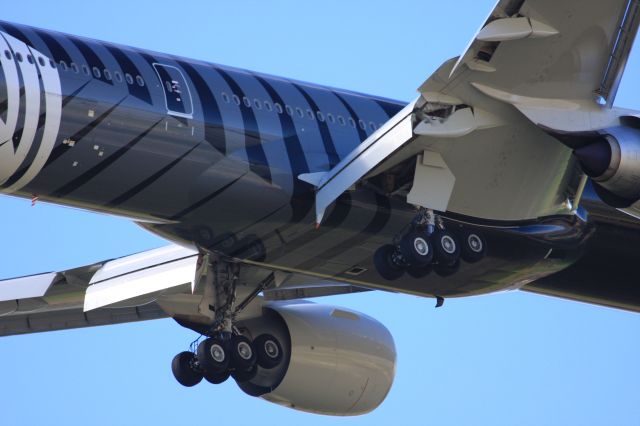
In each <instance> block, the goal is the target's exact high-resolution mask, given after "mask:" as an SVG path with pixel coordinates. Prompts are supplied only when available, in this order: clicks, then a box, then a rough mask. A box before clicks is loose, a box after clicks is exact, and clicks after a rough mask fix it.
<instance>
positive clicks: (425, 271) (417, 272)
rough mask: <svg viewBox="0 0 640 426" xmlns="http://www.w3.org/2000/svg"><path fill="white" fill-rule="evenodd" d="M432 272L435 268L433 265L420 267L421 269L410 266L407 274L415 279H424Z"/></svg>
mask: <svg viewBox="0 0 640 426" xmlns="http://www.w3.org/2000/svg"><path fill="white" fill-rule="evenodd" d="M432 270H433V266H432V265H426V266H419V267H418V266H409V267H408V268H407V274H409V275H410V276H411V277H413V278H416V279H421V278H424V277H426V276H427V275H429V274H430V273H431V271H432Z"/></svg>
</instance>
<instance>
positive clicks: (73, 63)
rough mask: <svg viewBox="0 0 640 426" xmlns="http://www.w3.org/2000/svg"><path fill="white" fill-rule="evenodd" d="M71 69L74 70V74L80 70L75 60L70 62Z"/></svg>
mask: <svg viewBox="0 0 640 426" xmlns="http://www.w3.org/2000/svg"><path fill="white" fill-rule="evenodd" d="M71 69H72V70H73V72H75V73H76V74H78V73H79V72H80V70H79V69H78V65H77V64H76V63H75V62H71Z"/></svg>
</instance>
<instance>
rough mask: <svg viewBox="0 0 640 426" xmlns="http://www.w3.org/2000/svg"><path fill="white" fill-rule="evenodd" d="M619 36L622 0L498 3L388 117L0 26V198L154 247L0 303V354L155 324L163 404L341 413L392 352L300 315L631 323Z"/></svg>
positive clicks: (285, 84) (622, 34) (376, 393)
mask: <svg viewBox="0 0 640 426" xmlns="http://www.w3.org/2000/svg"><path fill="white" fill-rule="evenodd" d="M639 21H640V6H639V4H638V2H637V1H633V0H612V1H608V2H602V1H598V0H560V1H558V0H555V1H551V0H500V1H498V3H497V5H496V6H495V8H494V10H493V11H492V12H491V14H490V16H489V18H488V19H487V20H486V21H485V22H484V24H483V25H482V27H481V29H480V30H479V31H478V33H477V34H476V35H475V36H474V38H473V40H472V41H471V43H470V45H469V47H468V48H467V50H466V51H465V52H463V53H462V55H461V56H459V57H457V58H454V59H452V60H450V61H447V62H446V63H444V64H443V65H442V66H441V67H440V68H439V69H438V70H437V71H436V72H434V73H433V75H432V76H431V77H429V78H428V79H427V80H426V81H425V82H424V83H423V84H422V85H420V87H419V89H418V92H419V95H418V97H417V98H416V99H415V100H414V101H412V102H410V103H409V104H405V103H401V102H397V101H393V100H389V99H384V98H380V97H376V96H369V95H364V94H360V93H354V92H351V91H347V90H339V89H333V88H328V87H323V86H319V85H314V84H309V83H305V82H300V81H294V80H290V79H286V78H280V77H274V76H270V75H265V74H261V73H256V72H251V71H246V70H240V69H236V68H231V67H226V66H222V65H217V64H211V63H207V62H201V61H194V60H190V59H185V58H182V57H177V56H172V55H165V54H161V53H157V52H150V51H146V50H142V49H136V48H131V47H125V46H119V45H114V44H110V43H105V42H99V41H95V40H89V39H85V38H80V37H74V36H70V35H66V34H61V33H57V32H53V31H47V30H41V29H37V28H32V27H28V26H23V25H16V24H11V23H6V22H0V191H1V192H2V193H4V194H9V195H13V196H18V197H25V198H32V199H35V198H37V199H39V200H44V201H48V202H52V203H57V204H61V205H68V206H74V207H78V208H82V209H86V210H90V211H96V212H103V213H109V214H114V215H120V216H124V217H127V218H130V219H131V220H133V221H135V222H136V223H138V224H139V225H140V226H142V227H144V228H145V229H147V230H149V231H150V232H153V233H155V234H157V235H160V236H162V237H164V238H166V239H167V240H168V241H170V242H171V243H172V245H169V246H167V247H165V248H162V249H157V250H152V251H149V252H145V253H138V254H135V255H131V256H125V257H123V258H120V259H115V260H108V261H104V262H101V263H98V264H94V265H86V266H83V267H79V268H75V269H72V270H68V271H60V272H53V273H45V274H40V275H34V276H30V277H22V278H16V279H7V280H4V281H0V335H12V334H21V333H31V332H39V331H48V330H59V329H65V328H73V327H84V326H92V325H102V324H114V323H119V322H128V321H139V320H147V319H155V318H163V317H171V318H173V319H175V320H176V322H178V323H179V324H180V325H182V326H184V327H187V328H189V329H191V330H193V331H195V332H196V333H198V334H199V335H200V336H201V337H200V338H199V339H198V340H196V341H195V342H193V344H192V345H191V346H190V347H187V348H184V350H183V351H182V352H180V353H179V354H178V355H176V357H175V358H174V359H173V362H172V365H171V366H172V370H173V373H174V375H175V377H176V379H177V381H178V382H179V383H181V384H182V385H185V386H195V385H197V384H199V383H201V382H202V381H206V382H210V383H214V384H216V383H221V382H224V381H225V380H230V379H233V380H235V381H236V382H237V383H238V385H239V387H240V388H241V389H242V390H243V391H244V392H246V393H247V394H249V395H252V396H257V397H261V398H264V399H266V400H269V401H272V402H275V403H278V404H283V405H286V406H289V407H295V408H296V409H300V410H305V411H310V412H315V413H322V414H332V415H355V414H362V413H366V412H368V411H371V410H373V409H375V408H376V407H377V406H378V405H379V404H380V403H381V402H382V401H383V400H384V398H385V396H386V394H387V392H388V391H389V389H390V387H391V385H392V383H393V378H394V373H395V362H396V351H395V346H394V343H393V339H392V337H391V336H390V334H389V332H388V331H387V330H386V328H385V327H384V326H383V325H382V324H380V323H379V322H377V321H376V320H375V319H373V318H370V317H368V316H366V315H364V314H361V313H358V312H353V311H350V310H347V309H341V308H338V307H333V306H325V305H319V304H314V303H311V302H308V301H306V300H302V299H309V298H313V297H316V296H326V295H332V294H345V293H357V292H362V291H371V290H376V289H382V290H387V291H394V292H402V293H407V294H413V295H420V296H425V297H432V298H435V299H436V301H437V304H436V306H438V307H439V306H442V305H443V304H444V303H445V300H446V299H447V298H452V297H463V296H471V295H478V294H485V293H490V292H497V291H506V290H517V289H521V290H524V291H531V292H536V293H541V294H547V295H554V296H559V297H565V298H570V299H575V300H580V301H586V302H590V303H596V304H601V305H605V306H611V307H616V308H621V309H628V310H633V311H640V290H638V287H637V286H636V285H635V282H633V277H634V274H632V273H627V272H629V270H630V268H632V267H633V266H634V265H635V264H636V263H637V262H638V261H640V258H639V255H637V254H636V251H635V250H633V249H632V248H633V247H636V246H637V245H638V243H639V242H640V240H639V238H640V237H638V233H637V232H627V231H635V230H637V229H639V228H640V221H639V218H640V181H638V176H640V163H638V158H639V156H638V152H640V112H638V111H630V110H623V109H620V108H616V107H614V106H613V100H614V98H615V94H616V91H617V89H618V85H619V82H620V78H621V76H622V73H623V71H624V67H625V63H626V58H627V57H628V55H629V52H630V50H631V46H632V44H633V41H634V39H635V35H636V33H637V30H638V23H639ZM603 280H606V285H602V284H603ZM309 382H313V383H314V386H308V383H309Z"/></svg>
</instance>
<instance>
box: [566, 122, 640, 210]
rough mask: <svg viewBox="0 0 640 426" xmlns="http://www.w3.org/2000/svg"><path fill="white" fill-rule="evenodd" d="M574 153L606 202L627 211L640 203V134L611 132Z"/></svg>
mask: <svg viewBox="0 0 640 426" xmlns="http://www.w3.org/2000/svg"><path fill="white" fill-rule="evenodd" d="M574 153H575V155H576V157H577V158H578V160H579V161H580V164H581V166H582V169H583V170H584V171H585V173H586V174H587V175H588V176H589V177H591V178H592V179H593V181H594V187H595V188H596V191H597V192H598V195H599V196H600V197H601V198H602V199H603V201H604V202H606V203H607V204H609V205H611V206H612V207H617V208H625V207H629V206H631V205H632V204H633V203H635V202H636V201H638V200H640V130H638V129H635V128H631V127H616V128H613V129H608V130H607V131H606V134H603V135H602V136H601V137H599V138H597V139H596V140H595V141H594V142H591V143H589V144H586V145H584V146H582V147H580V148H578V149H576V150H575V151H574Z"/></svg>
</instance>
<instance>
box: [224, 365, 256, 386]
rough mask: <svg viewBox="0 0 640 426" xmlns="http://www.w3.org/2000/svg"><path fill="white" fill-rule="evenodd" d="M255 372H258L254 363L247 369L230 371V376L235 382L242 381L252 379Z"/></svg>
mask: <svg viewBox="0 0 640 426" xmlns="http://www.w3.org/2000/svg"><path fill="white" fill-rule="evenodd" d="M256 374H258V366H257V365H254V366H253V367H252V368H251V369H249V370H236V371H234V372H233V373H231V376H232V377H233V378H234V380H235V381H236V382H238V383H243V382H248V381H250V380H252V379H253V378H254V377H256Z"/></svg>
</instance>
